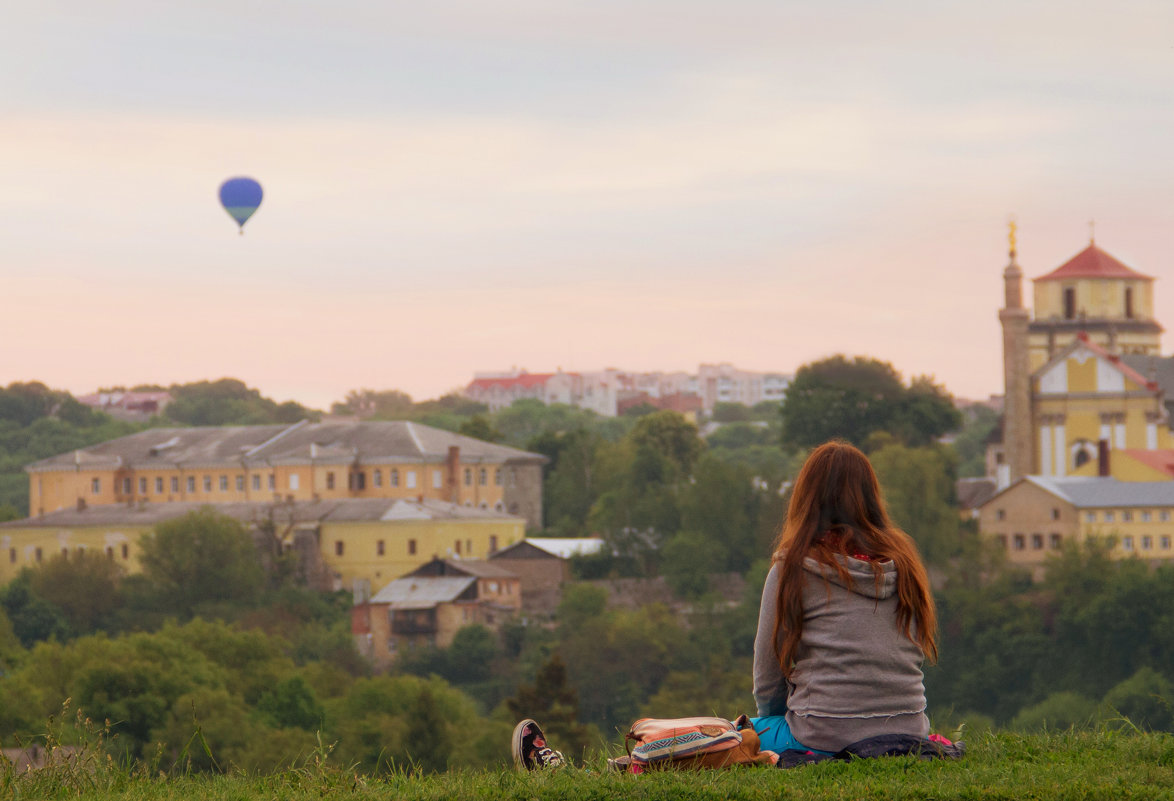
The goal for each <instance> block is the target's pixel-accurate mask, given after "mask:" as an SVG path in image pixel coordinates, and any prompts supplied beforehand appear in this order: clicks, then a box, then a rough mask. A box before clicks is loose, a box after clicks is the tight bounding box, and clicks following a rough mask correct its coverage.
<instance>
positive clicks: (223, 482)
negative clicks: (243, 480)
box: [220, 476, 228, 492]
mask: <svg viewBox="0 0 1174 801" xmlns="http://www.w3.org/2000/svg"><path fill="white" fill-rule="evenodd" d="M220 491H221V492H227V491H228V476H221V477H220Z"/></svg>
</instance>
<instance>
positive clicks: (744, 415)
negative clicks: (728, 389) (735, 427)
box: [711, 402, 754, 423]
mask: <svg viewBox="0 0 1174 801" xmlns="http://www.w3.org/2000/svg"><path fill="white" fill-rule="evenodd" d="M711 417H712V419H713V421H714V422H715V423H745V422H747V421H749V420H753V419H754V412H753V411H752V410H751V409H750V407H749V406H746V405H744V404H741V403H724V402H721V403H715V404H714V405H713V414H712V415H711Z"/></svg>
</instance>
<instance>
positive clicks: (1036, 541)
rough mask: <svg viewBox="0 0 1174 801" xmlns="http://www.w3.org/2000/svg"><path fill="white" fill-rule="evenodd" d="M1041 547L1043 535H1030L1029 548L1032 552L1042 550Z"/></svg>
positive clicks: (1042, 545)
mask: <svg viewBox="0 0 1174 801" xmlns="http://www.w3.org/2000/svg"><path fill="white" fill-rule="evenodd" d="M1043 547H1044V535H1043V534H1032V535H1031V548H1032V550H1035V551H1039V550H1043Z"/></svg>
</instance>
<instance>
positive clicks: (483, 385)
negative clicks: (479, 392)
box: [469, 373, 556, 389]
mask: <svg viewBox="0 0 1174 801" xmlns="http://www.w3.org/2000/svg"><path fill="white" fill-rule="evenodd" d="M555 375H556V374H555V373H521V374H519V375H512V376H501V377H493V378H474V379H473V380H472V381H470V382H469V389H491V388H493V387H502V388H505V387H524V388H526V389H529V388H531V387H540V386H543V385H544V384H545V383H546V382H547V381H549V380H550V379H552V378H554V376H555Z"/></svg>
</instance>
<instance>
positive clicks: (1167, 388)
mask: <svg viewBox="0 0 1174 801" xmlns="http://www.w3.org/2000/svg"><path fill="white" fill-rule="evenodd" d="M1121 361H1122V362H1123V363H1125V364H1127V365H1129V367H1130V368H1131V369H1133V370H1135V371H1136V372H1137V373H1139V374H1140V375H1143V376H1146V379H1147V380H1148V381H1153V382H1155V383H1156V384H1157V385H1158V386H1159V387H1160V388H1161V390H1162V392H1164V393H1165V394H1166V398H1167V399H1169V400H1174V356H1144V355H1142V354H1140V353H1129V354H1124V355H1122V356H1121Z"/></svg>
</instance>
